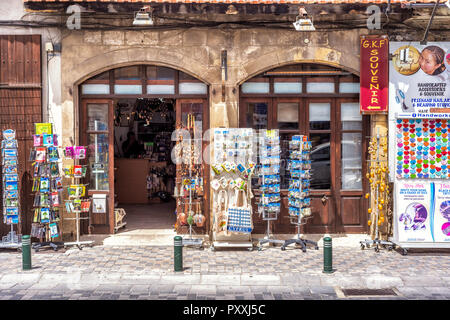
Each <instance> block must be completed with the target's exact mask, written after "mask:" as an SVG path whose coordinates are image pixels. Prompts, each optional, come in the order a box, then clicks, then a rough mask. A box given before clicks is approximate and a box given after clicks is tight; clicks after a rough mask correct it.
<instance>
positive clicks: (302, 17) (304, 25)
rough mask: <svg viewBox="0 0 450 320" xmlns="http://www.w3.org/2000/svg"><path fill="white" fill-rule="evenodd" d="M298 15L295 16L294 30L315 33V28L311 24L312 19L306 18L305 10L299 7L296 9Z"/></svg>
mask: <svg viewBox="0 0 450 320" xmlns="http://www.w3.org/2000/svg"><path fill="white" fill-rule="evenodd" d="M298 13H299V15H298V16H297V18H296V20H295V22H294V23H293V25H294V27H295V30H297V31H315V30H316V28H315V27H314V24H313V22H312V18H311V17H309V16H308V13H307V12H306V9H305V8H303V7H300V8H299V9H298Z"/></svg>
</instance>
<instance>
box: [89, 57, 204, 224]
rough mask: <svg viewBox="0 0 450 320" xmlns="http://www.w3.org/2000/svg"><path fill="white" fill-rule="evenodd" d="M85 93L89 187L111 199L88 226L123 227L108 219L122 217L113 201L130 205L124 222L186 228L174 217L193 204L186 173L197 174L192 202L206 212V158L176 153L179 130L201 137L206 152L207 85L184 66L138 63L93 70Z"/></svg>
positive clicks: (191, 177)
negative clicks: (182, 159)
mask: <svg viewBox="0 0 450 320" xmlns="http://www.w3.org/2000/svg"><path fill="white" fill-rule="evenodd" d="M80 93H81V98H82V99H81V105H82V106H81V117H82V119H83V124H84V125H83V127H81V128H80V134H81V136H80V139H81V141H84V143H86V145H88V146H89V151H90V152H89V156H88V167H89V168H90V169H91V170H90V172H89V174H88V179H89V182H90V185H89V187H88V188H89V189H88V193H89V194H92V195H97V196H100V195H101V196H103V197H105V199H106V203H107V208H106V210H105V212H97V213H95V214H93V217H92V221H91V224H90V225H89V227H90V228H91V232H93V233H113V232H112V231H113V229H112V228H113V227H118V226H117V225H114V223H110V221H111V222H112V221H115V220H117V217H116V216H112V212H113V208H121V209H124V210H125V212H126V222H127V225H126V229H125V230H132V229H173V228H176V229H177V230H178V231H179V232H183V230H184V231H186V228H187V222H185V221H182V223H177V216H176V210H178V212H180V211H185V207H186V210H187V206H188V205H189V204H188V201H187V199H185V197H177V193H178V195H181V194H183V193H184V192H185V191H186V192H187V191H188V185H190V182H189V184H188V183H187V181H188V180H189V181H191V180H192V181H194V182H193V185H192V188H193V191H194V193H195V194H193V196H192V197H191V198H192V199H191V200H192V201H191V203H190V208H191V210H192V211H194V212H198V213H200V212H203V211H202V210H203V206H204V205H203V201H202V195H203V192H204V185H203V183H204V179H203V165H202V163H201V161H197V162H196V163H193V162H192V161H191V163H189V162H188V161H187V160H186V163H188V165H184V164H180V163H177V161H176V160H174V159H175V158H174V154H173V150H174V146H175V145H176V144H177V143H179V142H180V141H181V140H182V138H181V137H180V136H179V135H177V134H175V133H174V132H175V130H177V129H178V130H181V132H183V134H184V135H187V136H184V139H185V141H184V143H185V144H187V143H192V144H194V140H195V139H196V141H197V142H199V145H198V144H196V149H195V150H194V149H193V150H194V152H197V153H198V152H199V151H200V154H201V148H202V141H201V137H202V134H203V131H204V130H205V128H207V127H208V123H207V120H206V119H207V117H205V116H204V115H205V114H207V113H205V109H206V101H207V86H206V85H205V84H204V83H202V82H200V81H198V80H196V79H194V78H192V77H191V76H189V75H188V74H186V73H184V72H181V71H177V70H174V69H171V68H167V67H159V66H147V65H139V66H130V67H122V68H117V69H113V70H109V71H106V72H103V73H101V74H99V75H97V76H94V77H92V78H90V79H88V80H86V81H85V82H84V83H82V84H81V85H80ZM183 134H182V135H183ZM194 136H195V138H194ZM191 137H192V138H191ZM185 158H186V155H185ZM183 163H184V162H183ZM182 186H183V187H182ZM174 190H176V192H175V194H174ZM177 208H183V209H177ZM115 214H116V213H115ZM196 227H197V228H205V224H204V222H203V224H197V225H196ZM116 231H117V229H116V230H114V232H116ZM200 232H201V233H205V231H200Z"/></svg>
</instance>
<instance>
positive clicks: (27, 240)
mask: <svg viewBox="0 0 450 320" xmlns="http://www.w3.org/2000/svg"><path fill="white" fill-rule="evenodd" d="M22 269H23V270H31V237H30V236H27V235H24V236H22Z"/></svg>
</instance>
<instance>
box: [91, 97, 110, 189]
mask: <svg viewBox="0 0 450 320" xmlns="http://www.w3.org/2000/svg"><path fill="white" fill-rule="evenodd" d="M108 108H109V105H108V104H88V105H87V116H88V119H87V120H88V130H89V134H88V148H89V152H88V162H89V168H91V171H90V183H89V187H90V189H92V190H102V191H104V190H109V176H108V170H109V154H108V149H109V148H108V147H109V139H108V138H109V133H108Z"/></svg>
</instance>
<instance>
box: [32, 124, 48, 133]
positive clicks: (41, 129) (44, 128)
mask: <svg viewBox="0 0 450 320" xmlns="http://www.w3.org/2000/svg"><path fill="white" fill-rule="evenodd" d="M34 128H35V133H36V134H52V124H51V123H36V124H35V125H34Z"/></svg>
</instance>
